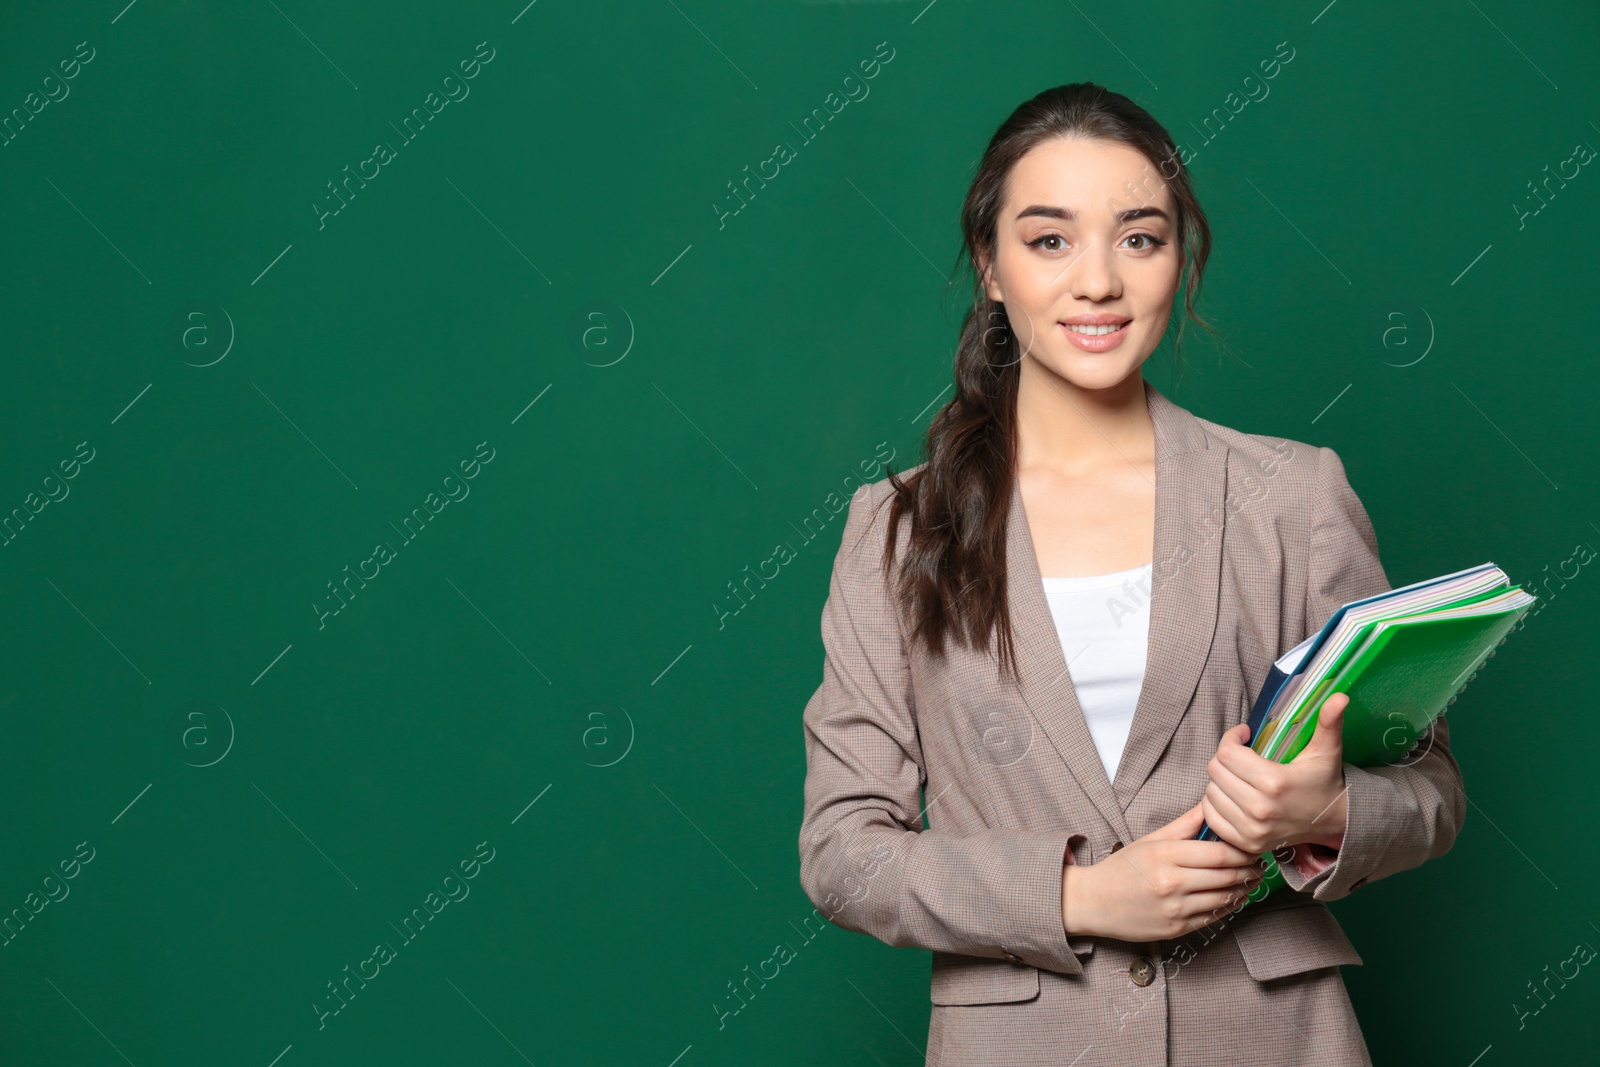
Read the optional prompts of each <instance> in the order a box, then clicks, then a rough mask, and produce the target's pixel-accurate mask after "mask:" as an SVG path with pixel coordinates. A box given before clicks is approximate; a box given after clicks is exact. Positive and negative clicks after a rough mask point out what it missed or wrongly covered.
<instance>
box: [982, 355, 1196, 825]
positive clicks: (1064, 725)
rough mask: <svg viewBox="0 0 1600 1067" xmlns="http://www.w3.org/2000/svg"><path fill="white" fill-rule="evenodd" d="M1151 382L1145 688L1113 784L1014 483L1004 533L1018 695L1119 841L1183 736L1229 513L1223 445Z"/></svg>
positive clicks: (1147, 398) (1148, 396) (1148, 389)
mask: <svg viewBox="0 0 1600 1067" xmlns="http://www.w3.org/2000/svg"><path fill="white" fill-rule="evenodd" d="M1144 387H1145V402H1146V404H1147V405H1148V407H1149V411H1150V419H1151V422H1152V423H1153V424H1154V426H1155V439H1156V440H1155V444H1156V526H1155V556H1154V563H1155V566H1154V569H1153V575H1152V581H1151V597H1150V603H1149V605H1148V607H1147V609H1146V610H1148V611H1149V612H1150V638H1149V646H1148V650H1147V653H1146V659H1145V676H1144V685H1143V687H1142V688H1141V689H1140V691H1139V699H1138V702H1137V704H1136V705H1135V706H1134V715H1133V725H1132V728H1131V730H1130V732H1129V735H1128V742H1127V746H1126V747H1125V748H1124V750H1123V753H1122V758H1121V760H1120V762H1119V763H1118V765H1117V775H1116V781H1115V783H1113V782H1112V781H1110V780H1109V779H1107V777H1106V772H1105V766H1104V765H1103V764H1102V763H1101V761H1100V754H1099V752H1098V751H1097V750H1096V748H1095V745H1094V738H1093V737H1092V736H1091V735H1090V733H1089V724H1088V721H1087V720H1086V719H1085V718H1084V714H1083V709H1082V706H1081V705H1080V704H1079V703H1078V696H1077V691H1076V690H1075V689H1074V687H1073V684H1072V676H1071V673H1070V670H1069V668H1068V665H1067V659H1066V654H1065V652H1064V651H1063V649H1062V647H1061V639H1060V636H1059V635H1058V634H1057V631H1056V628H1055V621H1054V619H1053V618H1052V616H1051V614H1050V604H1049V602H1048V601H1047V600H1046V599H1045V594H1044V584H1043V582H1042V581H1041V580H1040V572H1039V564H1038V557H1037V555H1036V554H1035V552H1034V548H1033V538H1032V535H1031V534H1030V533H1029V531H1028V520H1027V515H1026V512H1025V511H1024V509H1023V504H1022V493H1021V489H1020V488H1019V485H1018V482H1017V480H1016V479H1015V478H1013V480H1012V487H1011V505H1010V512H1009V514H1008V517H1007V529H1006V583H1007V602H1008V604H1009V605H1010V609H1011V626H1012V634H1013V637H1014V638H1015V641H1016V654H1017V667H1018V673H1019V675H1020V682H1021V691H1022V696H1023V699H1024V700H1025V701H1026V702H1027V704H1028V707H1029V708H1030V710H1031V711H1032V712H1033V715H1034V717H1035V718H1036V719H1038V721H1039V724H1040V726H1041V727H1042V728H1043V730H1044V733H1045V735H1046V736H1048V737H1049V738H1050V741H1051V743H1052V744H1053V745H1054V746H1055V749H1056V751H1057V752H1058V753H1059V754H1060V756H1061V758H1062V759H1063V760H1064V761H1065V762H1066V764H1067V767H1068V768H1069V769H1070V770H1071V771H1072V775H1073V777H1074V778H1076V779H1077V781H1078V784H1079V786H1080V787H1082V789H1083V790H1084V792H1085V793H1086V794H1088V796H1089V798H1090V800H1092V801H1093V802H1094V805H1095V807H1096V808H1097V809H1099V811H1100V813H1101V814H1102V815H1103V816H1105V818H1106V821H1107V822H1108V823H1110V824H1111V826H1112V827H1114V828H1115V830H1116V831H1117V833H1118V834H1119V835H1121V839H1122V840H1124V841H1127V840H1130V839H1132V837H1134V836H1136V835H1134V834H1132V832H1131V831H1130V829H1129V827H1128V824H1127V821H1126V817H1125V814H1124V813H1125V812H1126V811H1127V808H1128V806H1129V805H1130V804H1131V803H1132V802H1133V798H1134V796H1135V795H1136V794H1137V793H1138V791H1139V788H1140V787H1141V786H1142V785H1143V784H1144V782H1145V780H1146V779H1147V778H1148V777H1149V776H1150V772H1151V770H1152V769H1153V768H1154V767H1155V765H1156V761H1157V760H1158V759H1159V758H1160V756H1161V753H1162V752H1163V751H1164V750H1165V749H1166V747H1167V742H1168V741H1169V740H1171V738H1172V735H1173V733H1174V732H1175V731H1176V730H1177V728H1178V721H1179V720H1180V719H1181V718H1182V717H1183V713H1184V711H1185V710H1186V709H1187V708H1188V706H1189V700H1190V697H1192V696H1193V694H1194V691H1195V686H1196V685H1197V684H1198V683H1199V680H1200V672H1201V670H1202V669H1203V668H1204V666H1205V661H1206V655H1207V653H1208V651H1209V650H1210V647H1211V638H1212V634H1213V632H1214V631H1215V629H1216V622H1217V603H1218V599H1217V597H1218V588H1219V586H1220V577H1221V561H1222V536H1223V529H1222V528H1223V520H1224V516H1225V514H1226V509H1225V507H1224V506H1223V502H1224V499H1225V495H1226V490H1227V455H1228V451H1227V448H1226V447H1225V446H1223V445H1221V444H1216V445H1215V446H1213V444H1212V442H1211V440H1210V438H1209V437H1208V436H1207V435H1206V434H1205V432H1204V430H1203V428H1202V427H1201V426H1200V425H1199V421H1198V420H1197V419H1196V418H1195V417H1194V416H1193V415H1192V414H1190V413H1189V412H1188V411H1186V410H1184V409H1183V408H1181V407H1179V406H1178V405H1176V404H1174V403H1173V402H1172V401H1170V400H1168V399H1167V398H1166V397H1165V396H1163V395H1162V394H1161V393H1160V392H1158V391H1157V390H1156V388H1155V386H1153V385H1151V384H1150V383H1149V382H1148V381H1146V382H1145V383H1144ZM1195 799H1196V801H1198V800H1199V798H1198V797H1196V798H1195Z"/></svg>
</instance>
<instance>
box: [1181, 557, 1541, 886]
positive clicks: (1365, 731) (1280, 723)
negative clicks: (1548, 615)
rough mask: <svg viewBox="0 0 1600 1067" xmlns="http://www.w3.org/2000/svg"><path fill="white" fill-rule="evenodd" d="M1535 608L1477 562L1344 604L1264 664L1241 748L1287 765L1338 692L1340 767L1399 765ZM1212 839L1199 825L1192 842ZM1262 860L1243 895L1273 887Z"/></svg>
mask: <svg viewBox="0 0 1600 1067" xmlns="http://www.w3.org/2000/svg"><path fill="white" fill-rule="evenodd" d="M1536 602H1537V598H1536V597H1534V596H1533V594H1531V593H1529V592H1528V591H1526V590H1525V589H1522V588H1521V587H1520V586H1513V585H1512V584H1511V582H1510V579H1508V578H1507V577H1506V575H1505V572H1504V571H1502V570H1501V569H1500V568H1499V567H1496V566H1495V565H1494V564H1493V563H1483V564H1480V565H1478V566H1476V567H1469V568H1467V569H1466V570H1463V571H1456V572H1455V573H1454V574H1446V575H1441V576H1440V577H1438V578H1430V579H1428V580H1427V581H1422V582H1417V583H1415V584H1413V585H1408V586H1405V587H1404V588H1401V589H1391V590H1389V591H1388V592H1386V593H1380V594H1378V595H1377V596H1373V597H1367V598H1366V599H1365V600H1353V601H1351V602H1350V603H1348V604H1345V605H1344V606H1342V607H1340V608H1339V609H1338V610H1337V611H1335V612H1334V613H1333V614H1332V615H1331V616H1330V617H1329V618H1328V621H1327V622H1326V623H1324V624H1323V626H1322V628H1321V629H1320V630H1318V631H1317V632H1316V633H1314V634H1312V635H1311V636H1310V637H1308V638H1306V639H1305V640H1304V641H1302V642H1300V644H1298V645H1296V646H1295V647H1294V648H1291V649H1290V650H1289V651H1288V652H1286V653H1284V654H1283V655H1282V656H1281V657H1279V659H1278V661H1277V662H1276V663H1274V664H1273V665H1272V670H1271V672H1270V673H1269V674H1268V676H1267V680H1266V683H1265V684H1264V685H1263V686H1262V687H1261V692H1260V693H1259V694H1258V695H1257V697H1256V702H1255V705H1254V706H1253V707H1252V709H1251V712H1250V720H1249V722H1250V747H1251V748H1252V749H1253V750H1254V751H1255V752H1256V753H1257V754H1258V755H1260V756H1262V757H1263V758H1265V759H1270V760H1273V761H1275V762H1277V763H1288V762H1289V761H1290V760H1292V759H1294V757H1295V756H1296V755H1298V754H1299V752H1300V750H1301V749H1303V748H1304V747H1305V746H1306V744H1307V743H1308V742H1309V741H1310V740H1311V736H1312V734H1313V733H1315V731H1316V725H1317V709H1318V708H1320V707H1321V706H1322V702H1323V701H1324V700H1326V699H1327V698H1328V697H1330V696H1332V695H1333V694H1335V693H1345V694H1348V696H1349V698H1350V702H1349V704H1347V705H1346V706H1345V710H1344V726H1343V729H1342V730H1341V732H1340V736H1341V738H1342V740H1343V744H1344V761H1345V762H1346V763H1350V764H1353V765H1355V766H1357V767H1373V766H1379V765H1383V764H1391V763H1395V762H1398V761H1400V760H1402V759H1404V757H1405V756H1406V755H1407V754H1408V753H1409V752H1411V750H1412V748H1413V747H1414V746H1415V745H1416V744H1417V742H1418V740H1419V739H1421V738H1423V737H1424V736H1425V735H1426V734H1427V732H1428V729H1429V727H1431V726H1432V725H1433V722H1434V720H1435V719H1437V718H1438V717H1439V716H1440V714H1442V713H1443V712H1444V710H1445V708H1446V707H1448V706H1449V705H1451V704H1454V703H1455V700H1456V696H1457V694H1459V693H1460V692H1461V690H1463V689H1465V688H1466V686H1467V683H1469V682H1470V681H1472V679H1473V678H1474V677H1475V676H1476V675H1477V672H1478V670H1479V668H1481V667H1482V666H1483V664H1484V663H1485V662H1486V661H1487V660H1488V659H1489V657H1490V656H1493V655H1494V654H1495V650H1496V649H1497V648H1499V646H1500V645H1502V644H1504V643H1505V639H1506V637H1507V636H1509V634H1510V632H1511V630H1512V628H1513V627H1514V626H1516V624H1517V622H1518V621H1519V620H1520V619H1521V618H1522V616H1523V615H1524V614H1525V613H1526V612H1527V611H1528V610H1529V608H1531V607H1532V606H1533V605H1534V604H1535V603H1536ZM1215 838H1216V834H1214V833H1212V831H1211V828H1210V827H1209V826H1206V827H1202V828H1201V830H1200V834H1199V839H1200V840H1202V841H1208V840H1214V839H1215ZM1264 858H1265V859H1266V860H1267V878H1266V879H1265V880H1264V881H1263V882H1262V883H1261V885H1260V886H1259V887H1257V890H1256V894H1253V895H1252V899H1261V898H1262V897H1265V896H1266V895H1267V893H1269V892H1271V889H1272V887H1273V886H1274V885H1280V884H1282V881H1283V876H1282V874H1281V872H1279V871H1278V870H1277V864H1276V863H1275V862H1273V860H1272V857H1271V855H1270V854H1268V855H1267V856H1266V857H1264Z"/></svg>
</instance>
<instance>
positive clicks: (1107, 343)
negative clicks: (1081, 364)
mask: <svg viewBox="0 0 1600 1067" xmlns="http://www.w3.org/2000/svg"><path fill="white" fill-rule="evenodd" d="M1131 325H1133V323H1132V322H1131V321H1129V322H1125V323H1123V324H1122V325H1121V326H1119V327H1117V329H1115V330H1113V331H1112V332H1111V333H1108V334H1103V335H1102V336H1099V337H1091V336H1089V335H1088V334H1082V333H1078V332H1077V330H1075V329H1073V328H1072V327H1071V326H1068V325H1066V324H1065V323H1063V324H1061V330H1062V332H1063V333H1065V334H1066V335H1067V340H1069V341H1071V342H1072V343H1073V344H1075V345H1077V346H1078V347H1079V348H1081V349H1083V350H1084V351H1085V352H1109V351H1111V350H1112V349H1113V348H1116V347H1117V346H1118V345H1120V344H1121V343H1122V340H1123V338H1125V337H1127V336H1128V327H1129V326H1131Z"/></svg>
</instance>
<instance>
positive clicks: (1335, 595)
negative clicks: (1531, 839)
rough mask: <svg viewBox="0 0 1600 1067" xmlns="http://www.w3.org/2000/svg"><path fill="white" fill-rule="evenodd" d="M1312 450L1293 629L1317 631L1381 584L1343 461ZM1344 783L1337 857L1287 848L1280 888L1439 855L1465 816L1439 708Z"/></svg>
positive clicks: (1391, 868)
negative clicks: (1398, 752) (1297, 618)
mask: <svg viewBox="0 0 1600 1067" xmlns="http://www.w3.org/2000/svg"><path fill="white" fill-rule="evenodd" d="M1317 451H1318V453H1319V459H1320V466H1319V467H1318V471H1317V490H1316V499H1315V503H1314V505H1313V509H1312V518H1311V534H1310V553H1311V557H1310V567H1309V570H1308V582H1307V588H1306V596H1305V612H1306V617H1305V626H1304V627H1303V628H1302V632H1303V633H1310V632H1311V631H1312V630H1313V629H1314V628H1317V627H1320V626H1321V625H1322V624H1323V623H1324V622H1326V621H1327V618H1328V616H1329V615H1331V614H1332V613H1333V612H1334V611H1335V610H1336V609H1337V608H1339V607H1340V606H1341V605H1343V604H1345V603H1347V602H1349V601H1351V600H1358V599H1361V598H1363V597H1369V596H1374V595H1376V594H1378V593H1382V592H1386V591H1388V590H1389V589H1390V588H1391V586H1390V584H1389V580H1388V578H1387V577H1386V576H1385V574H1384V571H1383V565H1382V563H1381V562H1379V559H1378V543H1377V537H1376V535H1375V534H1374V533H1373V529H1372V522H1371V520H1370V519H1369V518H1368V517H1367V512H1366V509H1365V508H1364V507H1362V505H1361V501H1360V499H1359V498H1358V497H1357V496H1356V494H1355V491H1354V490H1353V489H1351V488H1350V482H1349V481H1348V479H1347V478H1346V476H1345V470H1344V464H1343V463H1342V462H1341V461H1340V459H1339V456H1338V454H1337V453H1335V452H1334V451H1333V449H1331V448H1319V449H1318V450H1317ZM1419 753H1420V755H1419ZM1344 780H1345V785H1346V787H1347V788H1348V790H1349V793H1348V805H1347V812H1346V817H1345V831H1344V840H1343V842H1341V844H1340V846H1339V849H1338V851H1337V853H1330V852H1327V851H1325V850H1323V851H1321V853H1320V855H1318V854H1316V850H1314V849H1308V847H1307V846H1306V845H1294V846H1292V847H1293V848H1294V849H1295V850H1296V854H1295V855H1294V856H1293V857H1292V858H1291V860H1290V861H1289V862H1284V861H1283V860H1282V859H1280V862H1279V868H1280V869H1281V870H1282V871H1283V876H1284V880H1285V881H1286V882H1287V883H1288V885H1289V886H1290V888H1292V889H1294V890H1296V891H1303V892H1309V893H1311V894H1312V896H1313V897H1314V898H1315V899H1317V900H1323V901H1328V900H1338V899H1340V898H1342V897H1346V896H1349V895H1350V894H1351V893H1352V892H1354V891H1355V890H1357V889H1360V888H1361V887H1362V886H1364V885H1366V884H1367V883H1368V882H1372V881H1376V880H1377V879H1379V878H1387V877H1388V876H1389V875H1391V874H1398V873H1399V872H1400V871H1404V870H1408V869H1410V868H1412V867H1418V866H1421V864H1422V863H1423V862H1424V861H1426V860H1429V859H1433V858H1435V857H1438V856H1442V855H1444V854H1445V853H1446V852H1448V851H1449V850H1450V847H1451V846H1452V845H1453V844H1454V843H1455V839H1456V835H1457V834H1458V833H1460V831H1461V824H1462V823H1463V821H1465V819H1466V794H1465V792H1464V791H1463V789H1462V782H1461V768H1460V767H1459V766H1457V764H1456V760H1455V757H1454V756H1453V755H1451V753H1450V727H1449V724H1448V723H1447V722H1446V716H1445V715H1443V714H1441V715H1440V716H1439V718H1438V719H1437V720H1436V721H1435V722H1434V725H1433V728H1432V730H1431V732H1430V733H1429V734H1424V735H1423V737H1422V739H1421V740H1419V742H1418V745H1417V747H1416V749H1414V750H1413V752H1412V754H1411V755H1410V756H1408V758H1407V759H1406V760H1404V761H1402V763H1401V764H1397V765H1394V766H1383V767H1357V766H1355V765H1353V764H1351V763H1346V764H1345V765H1344ZM1280 855H1281V853H1280ZM1330 860H1331V862H1330Z"/></svg>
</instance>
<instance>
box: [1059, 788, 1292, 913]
mask: <svg viewBox="0 0 1600 1067" xmlns="http://www.w3.org/2000/svg"><path fill="white" fill-rule="evenodd" d="M1203 819H1204V816H1203V815H1202V813H1201V808H1200V805H1199V804H1196V805H1195V806H1194V807H1192V808H1190V809H1189V810H1188V811H1186V812H1184V813H1183V814H1182V815H1180V816H1178V817H1177V818H1176V819H1174V820H1173V821H1172V822H1169V823H1167V825H1165V826H1163V827H1161V828H1160V829H1158V830H1154V831H1152V832H1150V833H1148V834H1146V835H1145V836H1144V837H1141V838H1139V839H1138V840H1137V841H1134V842H1133V843H1132V844H1130V845H1127V846H1126V847H1124V848H1120V849H1118V850H1117V851H1116V852H1113V853H1112V854H1111V855H1109V856H1107V857H1106V858H1105V859H1103V860H1101V861H1100V862H1099V863H1092V864H1088V865H1085V866H1079V865H1077V864H1068V865H1067V866H1066V867H1064V868H1063V869H1062V872H1061V910H1062V920H1063V923H1064V924H1065V927H1066V932H1067V934H1068V935H1069V936H1073V935H1081V934H1092V935H1097V936H1100V937H1114V938H1118V939H1120V940H1123V941H1160V940H1165V939H1166V938H1170V937H1181V936H1183V935H1184V934H1188V933H1191V932H1193V931H1195V930H1198V929H1199V928H1200V927H1202V926H1205V925H1206V924H1207V923H1210V922H1213V921H1215V920H1217V919H1219V918H1222V917H1223V916H1224V915H1227V914H1228V913H1230V912H1233V911H1237V910H1238V909H1239V908H1241V907H1243V906H1244V903H1245V901H1246V900H1247V899H1248V898H1249V893H1250V891H1251V890H1253V889H1254V888H1255V887H1256V886H1257V885H1259V884H1260V883H1261V877H1262V874H1263V871H1264V865H1263V864H1262V862H1261V857H1260V856H1259V855H1257V854H1255V853H1251V852H1246V851H1243V850H1242V849H1238V848H1235V847H1234V846H1233V845H1231V844H1229V843H1227V842H1226V841H1196V840H1194V835H1195V834H1197V833H1199V832H1200V824H1201V822H1202V821H1203Z"/></svg>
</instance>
